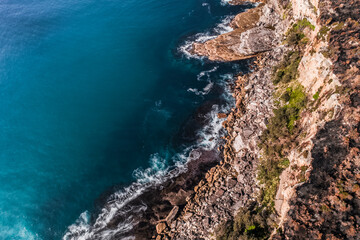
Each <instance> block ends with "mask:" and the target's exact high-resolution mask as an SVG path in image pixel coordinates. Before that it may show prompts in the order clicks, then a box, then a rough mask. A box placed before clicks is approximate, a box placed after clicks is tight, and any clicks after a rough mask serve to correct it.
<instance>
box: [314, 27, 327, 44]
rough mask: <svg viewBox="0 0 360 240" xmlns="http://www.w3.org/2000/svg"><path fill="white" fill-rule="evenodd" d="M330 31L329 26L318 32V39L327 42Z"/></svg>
mask: <svg viewBox="0 0 360 240" xmlns="http://www.w3.org/2000/svg"><path fill="white" fill-rule="evenodd" d="M329 31H330V28H329V27H327V26H323V27H322V28H321V29H320V31H319V32H318V35H317V36H318V38H319V39H321V40H323V41H325V40H326V36H327V34H328V32H329Z"/></svg>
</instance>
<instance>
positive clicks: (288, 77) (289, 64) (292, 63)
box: [273, 51, 301, 84]
mask: <svg viewBox="0 0 360 240" xmlns="http://www.w3.org/2000/svg"><path fill="white" fill-rule="evenodd" d="M300 60H301V56H300V52H299V51H291V52H289V53H288V54H287V55H286V56H285V57H284V60H283V61H282V62H281V63H280V64H279V65H278V66H277V67H276V69H275V76H274V79H273V82H274V84H278V83H289V82H291V81H292V80H295V79H296V78H297V76H298V70H297V69H298V67H299V64H300Z"/></svg>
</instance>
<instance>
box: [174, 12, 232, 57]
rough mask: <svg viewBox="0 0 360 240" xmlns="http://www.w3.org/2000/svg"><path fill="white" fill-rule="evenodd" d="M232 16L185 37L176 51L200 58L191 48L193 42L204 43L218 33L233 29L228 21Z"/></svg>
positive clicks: (186, 55)
mask: <svg viewBox="0 0 360 240" xmlns="http://www.w3.org/2000/svg"><path fill="white" fill-rule="evenodd" d="M233 18H234V16H232V15H231V16H226V17H225V18H223V19H222V20H221V22H220V23H219V24H218V25H216V27H215V28H213V29H211V30H209V31H206V32H204V33H197V34H195V35H193V36H190V37H188V38H187V39H185V41H184V42H183V43H182V44H181V45H180V46H179V47H178V51H179V52H180V53H181V54H183V55H184V56H185V57H186V58H188V59H189V58H198V59H202V58H203V57H200V56H198V55H196V54H194V53H193V52H192V50H193V44H194V43H204V42H206V41H208V40H211V39H214V38H216V37H217V36H219V35H220V34H224V33H228V32H231V31H232V30H234V29H233V28H232V27H230V24H229V23H230V22H231V21H232V19H233Z"/></svg>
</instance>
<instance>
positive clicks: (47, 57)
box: [0, 0, 251, 240]
mask: <svg viewBox="0 0 360 240" xmlns="http://www.w3.org/2000/svg"><path fill="white" fill-rule="evenodd" d="M250 7H251V6H250V5H246V6H230V5H228V4H226V3H225V2H221V0H190V1H181V0H161V1H159V0H142V1H134V0H106V1H92V0H78V1H70V0H3V1H1V2H0V50H1V54H0V169H1V170H0V239H4V240H7V239H9V240H10V239H11V240H18V239H19V240H20V239H21V240H22V239H24V240H25V239H26V240H32V239H44V240H47V239H49V240H53V239H63V238H64V236H66V234H67V233H69V231H70V232H71V231H77V230H78V229H79V227H83V228H85V229H86V226H85V225H87V224H91V222H87V223H86V221H91V220H90V219H89V217H87V215H91V214H93V215H94V214H95V213H98V212H101V209H102V205H103V204H104V202H105V201H106V199H108V198H109V197H111V196H112V195H113V194H121V193H122V192H124V191H125V190H124V189H127V188H128V187H129V186H131V184H133V183H134V182H136V183H139V184H148V183H151V181H156V178H157V177H158V176H160V175H161V173H164V172H166V171H168V169H169V168H172V167H173V166H180V165H181V164H183V163H184V162H185V161H186V159H187V154H188V153H189V149H191V148H192V146H195V145H196V146H199V145H201V146H203V147H206V148H215V147H216V143H217V139H218V137H219V136H221V135H222V134H224V132H223V130H222V129H221V121H222V120H221V119H218V118H217V113H218V112H226V111H228V110H229V109H230V108H231V107H232V104H233V101H232V98H231V94H230V93H229V89H228V87H227V85H228V82H229V81H231V79H232V77H233V75H234V74H235V73H239V72H241V71H247V70H248V69H247V66H246V63H245V62H239V63H231V64H229V63H228V64H225V63H222V64H220V63H211V62H208V61H207V60H206V59H201V58H198V57H194V56H191V54H190V53H189V47H190V46H191V44H192V43H193V42H194V41H205V40H206V39H210V38H213V37H214V36H216V35H218V34H220V33H224V32H227V31H231V29H230V28H229V27H228V26H227V25H226V23H228V22H229V21H230V20H231V17H232V16H234V15H235V14H236V13H238V12H240V11H244V10H245V9H246V8H250ZM199 114H200V115H202V117H200V118H199V117H198V116H199ZM95 215H96V214H95ZM95 218H96V216H95ZM84 221H85V222H84ZM79 224H80V225H81V226H80V225H79ZM79 239H80V238H79ZM84 239H85V238H84Z"/></svg>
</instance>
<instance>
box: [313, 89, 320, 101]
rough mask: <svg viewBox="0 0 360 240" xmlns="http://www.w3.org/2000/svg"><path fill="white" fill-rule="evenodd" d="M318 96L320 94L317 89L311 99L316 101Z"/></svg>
mask: <svg viewBox="0 0 360 240" xmlns="http://www.w3.org/2000/svg"><path fill="white" fill-rule="evenodd" d="M319 96H320V93H319V91H317V92H316V93H315V94H314V96H313V99H314V100H315V101H316V100H318V99H319Z"/></svg>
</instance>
